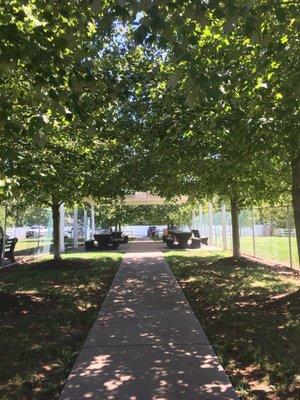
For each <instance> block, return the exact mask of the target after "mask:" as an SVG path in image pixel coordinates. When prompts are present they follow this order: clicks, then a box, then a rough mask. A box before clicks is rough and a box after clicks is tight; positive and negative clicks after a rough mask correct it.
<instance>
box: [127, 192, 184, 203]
mask: <svg viewBox="0 0 300 400" xmlns="http://www.w3.org/2000/svg"><path fill="white" fill-rule="evenodd" d="M187 200H188V198H187V197H186V196H181V197H177V198H175V199H173V200H166V199H165V198H163V197H160V196H157V195H155V194H151V193H148V192H135V193H134V194H129V195H126V196H125V199H124V203H125V204H126V205H140V206H141V205H160V204H174V203H176V204H183V203H186V202H187Z"/></svg>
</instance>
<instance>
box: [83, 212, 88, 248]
mask: <svg viewBox="0 0 300 400" xmlns="http://www.w3.org/2000/svg"><path fill="white" fill-rule="evenodd" d="M83 226H84V241H85V242H86V241H87V240H88V231H87V230H88V223H87V209H86V207H84V210H83Z"/></svg>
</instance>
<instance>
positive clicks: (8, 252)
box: [0, 238, 18, 262]
mask: <svg viewBox="0 0 300 400" xmlns="http://www.w3.org/2000/svg"><path fill="white" fill-rule="evenodd" d="M17 241H18V239H17V238H13V239H6V241H5V250H4V257H5V258H8V259H9V261H10V262H16V260H15V255H14V251H15V247H16V244H17ZM2 246H3V240H2V239H1V240H0V249H1V250H2V248H3V247H2Z"/></svg>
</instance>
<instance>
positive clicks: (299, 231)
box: [292, 155, 300, 265]
mask: <svg viewBox="0 0 300 400" xmlns="http://www.w3.org/2000/svg"><path fill="white" fill-rule="evenodd" d="M292 182H293V184H292V203H293V209H294V221H295V228H296V239H297V249H298V257H299V263H300V155H298V157H297V158H295V159H294V160H292ZM299 265H300V264H299Z"/></svg>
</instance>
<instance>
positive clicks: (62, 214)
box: [60, 203, 65, 253]
mask: <svg viewBox="0 0 300 400" xmlns="http://www.w3.org/2000/svg"><path fill="white" fill-rule="evenodd" d="M60 251H61V252H62V253H64V251H65V205H64V203H62V204H61V205H60Z"/></svg>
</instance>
